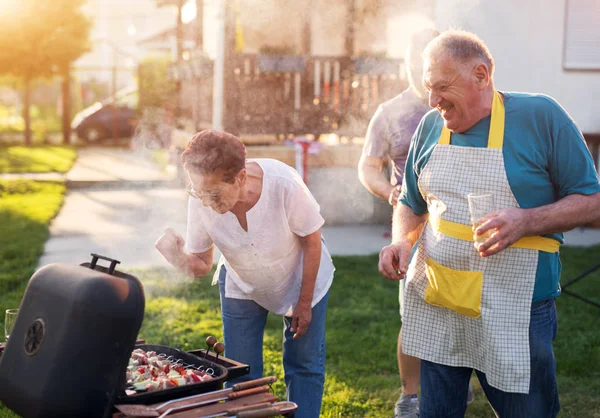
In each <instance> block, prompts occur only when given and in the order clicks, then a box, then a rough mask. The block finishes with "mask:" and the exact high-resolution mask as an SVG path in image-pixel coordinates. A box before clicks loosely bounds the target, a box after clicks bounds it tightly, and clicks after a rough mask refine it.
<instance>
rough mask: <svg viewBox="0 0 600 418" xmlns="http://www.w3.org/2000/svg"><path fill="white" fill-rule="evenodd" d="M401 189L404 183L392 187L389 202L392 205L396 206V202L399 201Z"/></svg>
mask: <svg viewBox="0 0 600 418" xmlns="http://www.w3.org/2000/svg"><path fill="white" fill-rule="evenodd" d="M401 190H402V185H397V186H395V187H394V188H393V189H392V191H391V192H390V195H389V196H388V202H389V203H390V205H392V206H396V203H398V196H400V191H401Z"/></svg>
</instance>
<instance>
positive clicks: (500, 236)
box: [475, 208, 535, 257]
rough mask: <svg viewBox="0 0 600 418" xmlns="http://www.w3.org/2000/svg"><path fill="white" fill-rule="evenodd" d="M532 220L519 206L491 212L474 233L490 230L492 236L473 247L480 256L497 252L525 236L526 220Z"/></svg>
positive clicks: (478, 233)
mask: <svg viewBox="0 0 600 418" xmlns="http://www.w3.org/2000/svg"><path fill="white" fill-rule="evenodd" d="M534 221H535V220H534V219H527V217H526V212H525V210H524V209H519V208H510V209H502V210H500V211H498V212H496V213H493V214H491V216H490V218H489V219H488V220H487V221H486V222H484V223H483V224H481V225H480V226H479V228H477V229H476V230H475V235H483V234H485V233H486V232H488V231H491V232H492V236H491V237H490V238H488V239H487V240H485V242H483V243H482V244H479V245H478V246H476V247H475V248H477V251H479V255H481V256H482V257H489V256H490V255H494V254H498V253H499V252H500V251H503V250H504V249H506V248H508V247H510V246H511V245H512V244H514V243H515V242H517V241H518V240H520V239H521V238H522V237H524V236H526V235H527V233H528V228H527V227H528V222H534Z"/></svg>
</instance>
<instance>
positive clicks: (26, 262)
mask: <svg viewBox="0 0 600 418" xmlns="http://www.w3.org/2000/svg"><path fill="white" fill-rule="evenodd" d="M64 193H65V186H64V184H63V183H57V182H35V181H22V180H14V181H2V180H0V309H1V310H0V312H4V310H6V309H9V308H17V307H19V303H20V301H21V298H22V297H23V292H24V291H25V286H26V285H27V282H28V280H29V278H30V277H31V275H32V274H33V272H34V270H35V267H36V265H37V262H38V259H39V257H40V256H41V255H42V253H43V251H44V243H45V242H46V240H47V239H48V234H49V233H48V225H49V223H50V221H51V220H52V218H53V217H54V216H55V215H56V213H57V212H58V210H59V208H60V206H61V205H62V202H63V198H64ZM0 329H2V337H0V338H1V339H2V340H4V315H3V314H2V315H0ZM13 416H14V414H12V413H11V412H10V411H7V410H6V408H3V407H2V406H0V418H2V417H13Z"/></svg>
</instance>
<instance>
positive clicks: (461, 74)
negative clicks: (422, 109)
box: [423, 54, 484, 133]
mask: <svg viewBox="0 0 600 418" xmlns="http://www.w3.org/2000/svg"><path fill="white" fill-rule="evenodd" d="M473 68H474V67H472V66H471V65H470V64H469V65H464V66H463V65H459V64H458V63H456V62H454V61H453V60H452V59H450V58H449V57H447V56H445V54H440V55H439V56H437V57H431V58H426V59H425V62H424V70H423V84H424V85H425V88H427V90H428V91H429V106H430V107H432V108H434V109H437V111H438V112H439V113H440V115H441V116H442V118H443V119H444V125H445V126H446V128H448V129H449V130H451V131H452V132H457V133H460V132H464V131H466V130H467V129H469V128H471V127H472V126H473V125H475V124H476V123H477V122H478V121H479V120H480V119H481V115H482V113H483V112H484V109H483V108H482V106H483V102H482V100H481V99H482V97H481V93H482V90H481V88H480V87H479V86H478V83H477V78H476V77H475V74H474V72H473Z"/></svg>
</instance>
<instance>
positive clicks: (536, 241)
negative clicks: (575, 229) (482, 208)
mask: <svg viewBox="0 0 600 418" xmlns="http://www.w3.org/2000/svg"><path fill="white" fill-rule="evenodd" d="M429 223H430V224H431V227H432V228H433V230H434V231H435V232H437V233H441V234H443V235H447V236H449V237H452V238H456V239H460V240H462V241H471V242H474V241H475V240H474V239H473V229H472V227H471V225H463V224H458V223H455V222H450V221H446V220H444V219H439V218H433V217H430V218H429ZM511 247H513V248H526V249H530V250H538V251H543V252H546V253H555V252H558V249H559V247H560V242H558V241H557V240H555V239H552V238H546V237H540V236H536V237H523V238H521V239H520V240H518V241H517V242H515V243H514V244H513V245H511Z"/></svg>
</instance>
